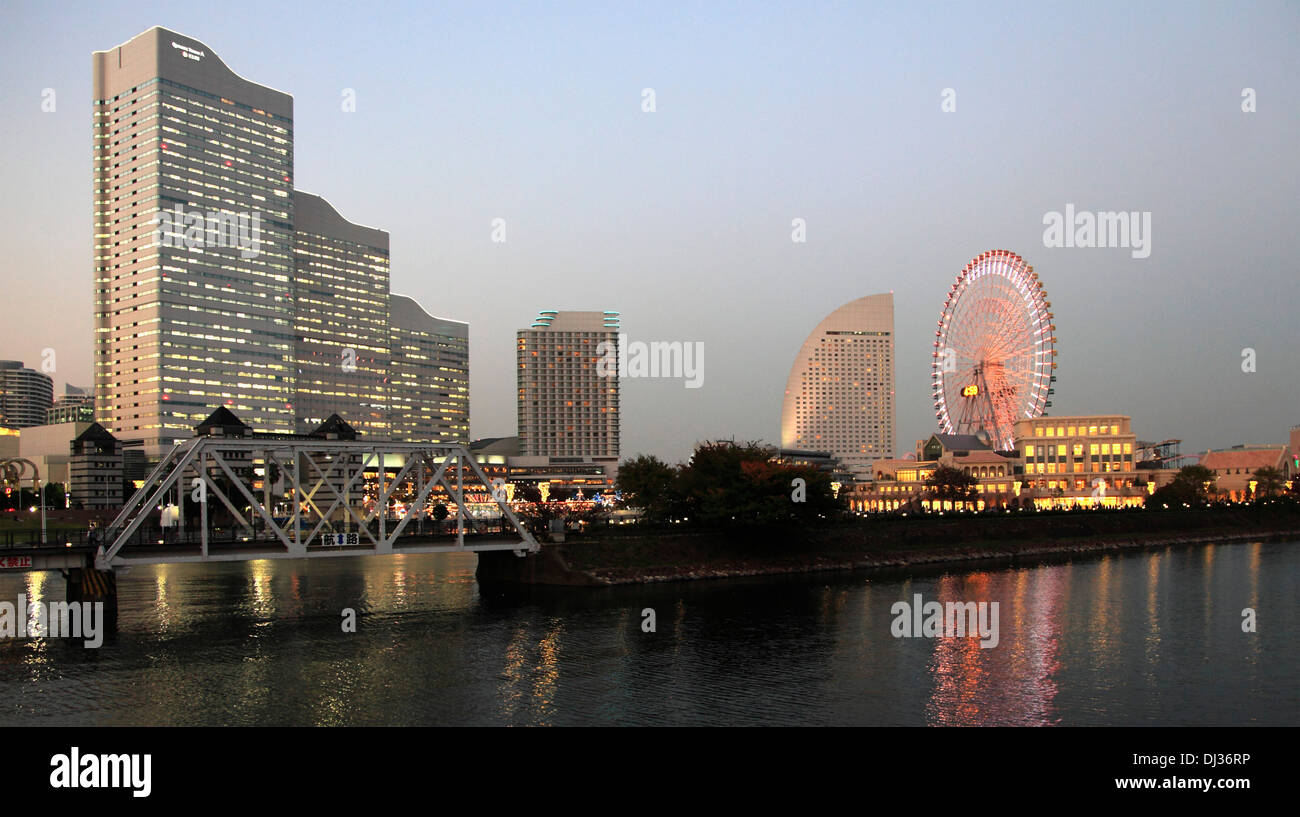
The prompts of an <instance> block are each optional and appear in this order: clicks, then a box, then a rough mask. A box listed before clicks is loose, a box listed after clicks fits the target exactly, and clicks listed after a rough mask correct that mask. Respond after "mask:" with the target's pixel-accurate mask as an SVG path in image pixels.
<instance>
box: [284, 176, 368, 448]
mask: <svg viewBox="0 0 1300 817" xmlns="http://www.w3.org/2000/svg"><path fill="white" fill-rule="evenodd" d="M293 210H294V214H293V218H294V244H293V256H294V264H293V266H294V279H295V280H294V289H293V295H294V321H293V328H294V360H295V361H296V365H297V370H296V371H295V372H294V392H295V396H294V398H293V407H294V414H295V417H296V421H297V431H298V432H299V433H305V432H308V431H311V430H312V429H314V428H316V427H317V426H319V425H320V424H321V423H323V422H325V420H326V419H327V418H328V417H329V416H330V415H331V414H338V415H339V416H340V417H342V418H343V419H344V420H346V421H347V422H348V424H349V425H351V426H352V427H353V428H354V429H356V430H357V431H358V432H360V433H361V434H362V435H363V436H364V437H381V438H384V437H388V436H389V418H388V400H389V396H390V394H389V392H390V389H389V382H388V380H389V351H388V349H389V342H390V340H389V331H388V233H386V232H384V231H382V230H375V229H372V228H370V227H362V226H359V225H357V224H353V223H351V222H350V221H347V220H345V219H344V218H343V217H342V216H340V215H339V214H338V212H337V211H336V210H335V209H334V208H333V207H331V206H330V203H329V202H327V201H325V199H323V198H321V197H320V196H315V195H312V194H311V193H304V192H302V191H301V190H295V191H294V193H293Z"/></svg>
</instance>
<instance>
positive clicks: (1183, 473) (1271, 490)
mask: <svg viewBox="0 0 1300 817" xmlns="http://www.w3.org/2000/svg"><path fill="white" fill-rule="evenodd" d="M1251 479H1253V480H1254V481H1255V497H1254V498H1255V499H1268V498H1270V497H1273V496H1277V495H1279V494H1283V493H1285V492H1286V481H1287V480H1286V474H1284V473H1283V472H1282V471H1280V470H1278V469H1277V468H1272V467H1268V466H1266V467H1264V468H1260V469H1258V470H1256V471H1255V473H1254V474H1252V475H1251ZM1215 482H1216V480H1215V476H1214V472H1213V471H1211V470H1210V469H1209V468H1206V467H1205V466H1204V465H1186V466H1183V467H1182V468H1179V469H1178V473H1177V474H1176V475H1175V476H1174V478H1173V480H1172V481H1170V482H1169V483H1168V484H1167V485H1162V486H1160V487H1159V488H1157V489H1156V490H1155V492H1154V493H1152V494H1151V499H1150V500H1149V501H1148V502H1147V504H1148V505H1149V506H1153V507H1160V506H1163V505H1168V506H1170V507H1176V506H1178V505H1183V504H1187V505H1197V504H1202V503H1205V502H1207V501H1209V498H1210V496H1212V495H1213V494H1214V493H1215V488H1216V485H1215Z"/></svg>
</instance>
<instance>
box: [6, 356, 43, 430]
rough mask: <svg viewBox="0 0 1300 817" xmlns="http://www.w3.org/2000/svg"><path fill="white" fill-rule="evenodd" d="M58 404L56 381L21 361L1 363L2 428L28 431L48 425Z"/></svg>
mask: <svg viewBox="0 0 1300 817" xmlns="http://www.w3.org/2000/svg"><path fill="white" fill-rule="evenodd" d="M52 405H54V381H53V380H52V379H50V376H49V375H47V374H45V373H44V372H38V371H36V370H35V369H28V368H25V367H24V366H23V364H22V362H21V361H17V360H0V426H4V427H5V428H28V427H30V426H39V425H44V424H45V412H46V411H47V410H48V409H49V408H50V406H52Z"/></svg>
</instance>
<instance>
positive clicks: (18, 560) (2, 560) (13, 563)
mask: <svg viewBox="0 0 1300 817" xmlns="http://www.w3.org/2000/svg"><path fill="white" fill-rule="evenodd" d="M31 566H32V557H30V556H0V568H4V569H6V570H7V569H9V568H11V567H12V568H21V567H31Z"/></svg>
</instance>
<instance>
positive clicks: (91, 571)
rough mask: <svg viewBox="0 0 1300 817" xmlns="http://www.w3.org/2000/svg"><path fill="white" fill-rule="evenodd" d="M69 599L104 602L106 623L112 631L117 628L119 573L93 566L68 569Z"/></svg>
mask: <svg viewBox="0 0 1300 817" xmlns="http://www.w3.org/2000/svg"><path fill="white" fill-rule="evenodd" d="M66 577H67V581H68V596H67V600H68V601H78V602H92V603H93V602H103V603H104V624H105V626H106V627H107V628H108V630H109V631H110V632H112V631H113V630H116V629H117V574H116V573H114V572H113V571H111V570H96V569H95V568H93V567H74V568H70V569H69V570H67V571H66Z"/></svg>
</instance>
